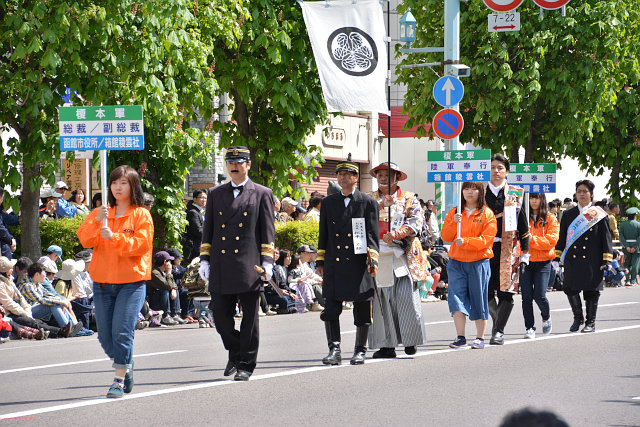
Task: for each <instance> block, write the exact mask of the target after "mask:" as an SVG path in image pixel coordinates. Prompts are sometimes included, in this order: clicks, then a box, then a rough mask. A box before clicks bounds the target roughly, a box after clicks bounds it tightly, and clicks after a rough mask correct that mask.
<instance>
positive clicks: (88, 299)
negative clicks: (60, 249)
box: [62, 249, 94, 329]
mask: <svg viewBox="0 0 640 427" xmlns="http://www.w3.org/2000/svg"><path fill="white" fill-rule="evenodd" d="M91 258H92V251H91V250H90V249H85V250H83V251H80V252H78V253H77V254H76V260H75V262H74V263H73V264H72V265H71V268H69V267H68V269H69V270H70V273H71V274H70V276H71V289H72V295H73V299H72V300H71V307H72V308H73V312H74V313H75V315H76V317H77V318H78V319H80V320H82V323H83V324H85V325H86V328H87V329H88V328H89V327H90V326H91V314H92V313H93V308H94V307H93V280H91V276H90V275H89V264H91ZM65 262H67V261H65ZM70 264H71V263H70ZM64 267H65V265H64V262H63V263H62V270H63V271H65V268H64Z"/></svg>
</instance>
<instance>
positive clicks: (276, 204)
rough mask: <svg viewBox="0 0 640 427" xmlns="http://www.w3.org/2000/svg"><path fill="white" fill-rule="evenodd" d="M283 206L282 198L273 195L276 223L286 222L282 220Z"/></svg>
mask: <svg viewBox="0 0 640 427" xmlns="http://www.w3.org/2000/svg"><path fill="white" fill-rule="evenodd" d="M281 207H282V205H281V204H280V199H278V198H277V197H276V196H273V213H274V216H275V221H276V225H277V224H283V223H284V221H282V214H281V213H280V208H281Z"/></svg>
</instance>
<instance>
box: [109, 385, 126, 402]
mask: <svg viewBox="0 0 640 427" xmlns="http://www.w3.org/2000/svg"><path fill="white" fill-rule="evenodd" d="M122 396H124V391H123V390H122V387H120V384H118V383H113V384H111V388H110V389H109V391H108V392H107V397H108V398H110V399H113V398H120V397H122Z"/></svg>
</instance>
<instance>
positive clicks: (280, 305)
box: [264, 249, 296, 314]
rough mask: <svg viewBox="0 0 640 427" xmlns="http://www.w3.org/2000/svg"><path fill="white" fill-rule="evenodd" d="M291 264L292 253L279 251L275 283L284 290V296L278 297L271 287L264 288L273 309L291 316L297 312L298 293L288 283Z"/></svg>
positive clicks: (274, 270)
mask: <svg viewBox="0 0 640 427" xmlns="http://www.w3.org/2000/svg"><path fill="white" fill-rule="evenodd" d="M274 258H275V257H274ZM289 264H291V252H289V251H288V250H286V249H281V250H279V251H278V256H277V259H276V260H275V266H274V267H273V281H274V282H275V283H276V285H278V287H279V288H280V289H282V292H283V295H282V296H280V295H278V293H277V292H276V291H275V290H273V289H272V288H271V286H265V288H264V293H265V298H266V299H267V302H268V303H269V305H271V306H272V307H274V308H276V307H277V308H276V312H277V313H278V314H289V313H293V312H295V311H296V309H295V303H296V302H295V299H294V298H295V294H296V291H294V290H293V289H291V288H290V287H289V283H288V281H287V267H289Z"/></svg>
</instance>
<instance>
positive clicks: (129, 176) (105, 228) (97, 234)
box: [78, 166, 153, 398]
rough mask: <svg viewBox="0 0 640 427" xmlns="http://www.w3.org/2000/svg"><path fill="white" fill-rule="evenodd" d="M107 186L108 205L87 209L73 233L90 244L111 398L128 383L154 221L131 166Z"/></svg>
mask: <svg viewBox="0 0 640 427" xmlns="http://www.w3.org/2000/svg"><path fill="white" fill-rule="evenodd" d="M105 175H106V173H105ZM103 182H104V180H103ZM108 191H109V193H108V194H109V205H108V206H107V205H106V204H105V205H102V206H100V207H99V208H96V209H94V210H93V211H92V212H91V213H90V214H89V216H88V217H87V219H85V220H84V222H83V223H82V225H81V226H80V228H79V229H78V237H79V238H80V243H82V246H84V247H85V248H93V259H92V262H91V264H90V266H89V273H90V274H91V278H92V279H93V294H94V304H95V310H96V322H97V325H98V341H100V345H101V346H102V348H103V349H104V352H105V353H106V354H107V356H109V358H110V359H111V360H113V367H114V368H115V371H116V372H115V378H114V380H113V385H112V386H111V388H110V389H109V391H108V392H107V397H111V398H113V397H122V396H123V393H129V392H131V389H132V388H133V338H134V334H135V326H136V323H137V322H138V313H139V312H140V310H141V309H142V304H143V303H144V299H145V295H146V285H145V280H150V279H151V251H152V249H153V221H152V219H151V214H150V213H149V211H148V210H146V209H145V208H144V207H142V205H143V192H142V187H141V186H140V176H139V175H138V173H137V172H136V171H135V169H133V168H131V167H129V166H118V167H117V168H115V169H114V170H113V172H111V175H110V176H109V186H108Z"/></svg>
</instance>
